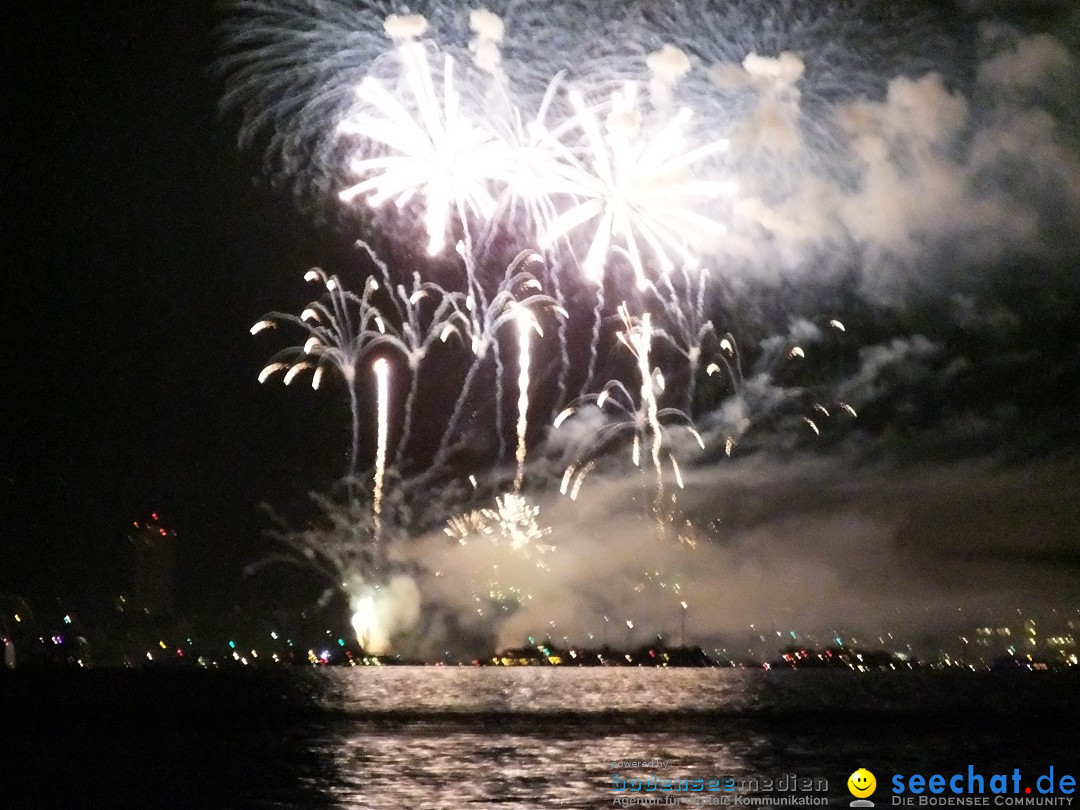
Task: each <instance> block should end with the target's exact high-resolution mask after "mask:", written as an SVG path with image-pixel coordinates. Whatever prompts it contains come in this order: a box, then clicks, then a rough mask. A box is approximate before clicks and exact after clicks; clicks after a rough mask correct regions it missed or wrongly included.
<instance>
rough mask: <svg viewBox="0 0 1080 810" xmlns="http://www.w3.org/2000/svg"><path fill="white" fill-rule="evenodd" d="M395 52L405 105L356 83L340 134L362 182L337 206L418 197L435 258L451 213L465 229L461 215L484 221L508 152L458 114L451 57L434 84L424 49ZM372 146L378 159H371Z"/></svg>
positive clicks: (369, 81) (370, 81)
mask: <svg viewBox="0 0 1080 810" xmlns="http://www.w3.org/2000/svg"><path fill="white" fill-rule="evenodd" d="M397 53H398V56H399V58H400V60H401V63H402V72H403V74H404V78H405V83H406V86H407V87H408V101H409V102H410V105H409V106H406V104H405V103H403V102H402V101H401V100H399V98H398V97H397V96H395V95H394V94H393V93H392V92H391V91H390V90H388V89H387V88H386V87H385V86H384V85H383V84H382V83H381V82H380V81H378V80H377V79H375V78H374V77H371V76H368V77H365V78H364V80H363V81H362V82H361V83H360V86H359V88H358V89H357V91H356V94H357V99H358V102H359V107H360V108H359V110H358V111H356V112H355V113H353V114H352V115H350V116H349V117H348V118H347V119H346V120H344V121H343V122H342V123H341V124H340V125H339V127H338V129H339V132H340V133H341V134H343V135H349V136H354V137H356V138H358V139H360V141H361V146H360V149H359V152H360V154H359V156H357V157H354V158H353V159H352V160H351V161H350V171H351V173H352V174H353V175H355V176H359V177H363V178H364V179H363V180H361V181H360V182H359V183H356V184H355V185H353V186H350V187H349V188H347V189H345V190H344V191H342V192H340V194H339V197H340V198H341V200H342V201H343V202H349V201H351V200H353V199H355V198H357V197H364V198H366V199H367V202H368V204H370V205H371V206H373V207H379V206H381V205H383V204H384V203H387V202H391V201H392V202H393V203H394V204H395V205H396V206H397V207H398V208H404V207H405V206H407V205H408V204H409V203H410V202H411V201H412V199H413V197H414V196H417V195H420V196H421V197H423V211H424V213H423V220H424V225H425V229H426V231H427V235H428V246H427V247H428V252H429V253H431V254H435V253H439V252H440V251H441V250H442V249H443V247H444V246H445V244H446V236H447V231H448V229H449V226H450V217H451V216H455V215H456V216H458V217H459V218H460V220H461V222H462V226H463V227H464V226H465V225H466V222H465V220H466V217H467V216H472V217H476V218H479V219H481V220H484V219H487V218H489V217H490V216H491V215H492V214H493V213H494V212H495V209H496V207H497V205H496V200H495V197H494V196H493V195H492V193H491V191H490V189H489V184H490V183H491V182H492V181H494V180H496V179H499V178H502V177H505V176H506V175H507V174H508V169H507V158H508V152H507V149H506V147H505V146H504V144H503V143H502V142H501V141H499V140H497V139H496V138H495V137H494V135H493V134H492V133H491V132H490V131H489V130H488V129H486V128H485V127H484V126H483V125H482V124H480V123H478V122H475V121H473V120H472V119H471V118H470V116H469V115H468V114H467V113H466V112H465V111H464V110H463V109H462V102H461V97H460V94H459V93H458V91H457V90H456V89H455V87H454V60H453V58H452V57H450V56H444V57H443V60H442V63H443V67H442V79H441V82H439V81H438V80H437V79H436V77H435V76H434V75H433V73H432V69H431V65H430V60H429V57H428V52H427V50H426V48H425V47H424V46H423V45H422V44H420V43H416V42H406V43H403V44H401V45H400V46H398V48H397ZM438 84H441V88H440V87H437V85H438ZM378 149H381V151H382V154H370V152H372V151H374V150H378Z"/></svg>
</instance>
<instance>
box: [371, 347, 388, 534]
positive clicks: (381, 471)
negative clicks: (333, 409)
mask: <svg viewBox="0 0 1080 810" xmlns="http://www.w3.org/2000/svg"><path fill="white" fill-rule="evenodd" d="M372 369H374V371H375V380H376V388H377V391H378V401H379V414H378V418H379V427H378V448H377V450H376V452H375V495H374V500H373V503H372V510H373V515H374V518H375V544H376V546H377V547H378V546H379V545H381V543H382V496H383V478H384V477H385V475H386V444H387V438H388V436H389V433H390V430H389V422H390V417H389V413H388V411H389V400H390V364H389V363H387V362H386V359H385V358H383V357H380V358H379V359H378V360H376V361H375V362H374V363H373V364H372Z"/></svg>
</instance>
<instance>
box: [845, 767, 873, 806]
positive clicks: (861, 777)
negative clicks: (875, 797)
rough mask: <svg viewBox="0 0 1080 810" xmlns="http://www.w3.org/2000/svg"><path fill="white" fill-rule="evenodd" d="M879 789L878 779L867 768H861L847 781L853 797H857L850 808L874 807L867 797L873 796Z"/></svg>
mask: <svg viewBox="0 0 1080 810" xmlns="http://www.w3.org/2000/svg"><path fill="white" fill-rule="evenodd" d="M876 787H877V779H876V778H875V777H874V775H873V774H872V773H870V771H868V770H866V768H859V770H857V771H855V773H853V774H852V775H851V776H849V777H848V780H847V789H848V790H849V791H851V795H852V796H854V797H855V801H853V802H852V803H851V804H850V805H848V806H849V807H873V806H874V803H873V802H871V801H867V800H866V799H867V797H868V796H870V795H872V794H873V792H874V789H875V788H876Z"/></svg>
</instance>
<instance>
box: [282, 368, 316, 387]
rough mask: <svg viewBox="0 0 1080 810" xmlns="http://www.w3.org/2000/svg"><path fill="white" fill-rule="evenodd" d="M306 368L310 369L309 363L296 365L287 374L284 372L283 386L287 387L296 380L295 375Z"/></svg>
mask: <svg viewBox="0 0 1080 810" xmlns="http://www.w3.org/2000/svg"><path fill="white" fill-rule="evenodd" d="M308 368H311V363H297V364H296V365H295V366H293V367H292V368H290V369H289V370H288V372H286V374H285V379H284V380H283V382H284V383H285V385H289V384H290V383H291V382H292V381H293V380H294V379H296V375H297V374H299V373H300V372H301V371H303V370H304V369H308Z"/></svg>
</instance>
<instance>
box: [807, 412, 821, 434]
mask: <svg viewBox="0 0 1080 810" xmlns="http://www.w3.org/2000/svg"><path fill="white" fill-rule="evenodd" d="M803 421H804V422H806V424H808V425H809V426H810V429H811V430H812V431H814V435H815V436H820V435H821V431H820V430H818V426H817V425H816V424H815V423H814V420H813V419H811V418H810V417H809V416H804V417H803Z"/></svg>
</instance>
